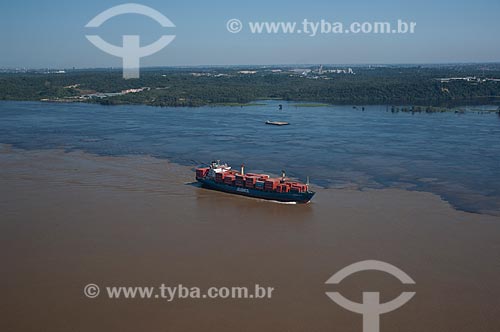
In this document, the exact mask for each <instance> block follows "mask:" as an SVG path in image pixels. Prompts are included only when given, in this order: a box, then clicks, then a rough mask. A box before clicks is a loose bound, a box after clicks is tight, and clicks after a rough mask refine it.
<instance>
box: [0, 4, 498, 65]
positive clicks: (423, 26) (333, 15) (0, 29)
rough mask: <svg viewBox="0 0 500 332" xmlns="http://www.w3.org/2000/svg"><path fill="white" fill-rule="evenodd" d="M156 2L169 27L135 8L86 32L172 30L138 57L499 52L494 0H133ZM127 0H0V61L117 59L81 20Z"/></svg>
mask: <svg viewBox="0 0 500 332" xmlns="http://www.w3.org/2000/svg"><path fill="white" fill-rule="evenodd" d="M134 2H135V3H139V4H143V5H147V6H150V7H152V8H155V9H156V10H158V11H160V12H161V13H163V14H164V15H165V16H167V17H168V18H169V19H170V20H171V21H172V22H173V23H174V24H175V25H176V27H175V28H168V29H165V28H161V27H160V26H159V25H158V24H157V23H156V22H154V21H152V20H151V19H149V18H147V17H145V16H141V15H122V16H119V17H115V18H113V19H111V20H109V21H108V22H106V23H105V24H104V25H103V26H101V27H100V28H98V29H95V30H94V31H95V32H97V34H99V35H100V36H101V37H102V38H103V39H105V40H106V41H108V42H110V43H113V44H116V45H120V43H121V38H122V37H121V36H122V35H124V34H138V35H140V36H141V41H142V44H149V43H151V42H153V41H155V40H156V39H158V38H159V37H160V36H161V35H162V34H165V32H166V33H167V34H175V35H176V39H175V40H174V41H173V42H172V43H171V44H170V45H169V46H167V47H166V48H165V49H163V50H162V51H160V52H158V53H156V54H154V55H152V56H150V57H147V58H143V59H142V60H141V63H142V66H183V65H238V64H259V65H260V64H304V63H311V64H312V63H323V64H377V63H450V62H498V61H500V37H499V36H500V34H499V33H498V32H499V31H500V20H499V19H498V13H500V1H498V0H476V1H467V2H463V1H462V2H458V1H451V0H444V1H436V0H435V1H427V0H421V1H405V0H403V1H401V0H400V1H396V0H382V1H374V0H371V1H368V0H362V1H357V0H350V1H332V0H330V1H323V0H321V1H315V0H308V1H300V2H291V1H282V0H280V1H271V0H267V1H262V0H255V1H236V0H234V1H191V0H185V1H179V0H177V1H169V0H141V1H134ZM123 3H127V1H96V0H88V1H75V2H71V1H59V0H54V1H33V0H17V1H12V2H10V1H9V2H7V1H3V2H1V4H0V67H3V68H6V67H7V68H14V67H28V68H45V67H51V68H71V67H76V68H91V67H120V66H121V59H120V58H117V57H113V56H111V55H108V54H106V53H104V52H102V51H100V50H99V49H97V48H96V47H94V46H93V45H92V44H91V43H90V42H88V41H87V39H86V38H85V34H89V33H91V32H94V31H91V29H89V28H85V25H86V24H87V23H88V21H90V19H92V18H93V17H94V16H96V15H97V14H99V13H100V12H102V11H103V10H105V9H108V8H110V7H112V6H115V5H118V4H123ZM231 18H238V19H240V20H241V21H242V22H243V23H244V24H247V22H249V21H297V22H300V21H302V20H303V19H304V18H307V19H308V20H310V21H316V20H317V21H319V20H321V19H325V20H328V21H340V22H344V23H346V24H348V23H351V22H353V21H359V22H363V21H389V22H391V23H392V22H395V21H396V20H397V19H403V20H406V21H414V22H416V23H417V27H416V32H415V33H414V34H406V35H375V34H369V35H352V34H350V35H332V34H324V35H318V36H316V37H308V36H306V35H283V34H279V35H255V34H251V33H250V32H249V31H247V29H244V30H243V31H242V32H241V33H238V34H231V33H229V32H228V31H227V30H226V22H227V20H228V19H231Z"/></svg>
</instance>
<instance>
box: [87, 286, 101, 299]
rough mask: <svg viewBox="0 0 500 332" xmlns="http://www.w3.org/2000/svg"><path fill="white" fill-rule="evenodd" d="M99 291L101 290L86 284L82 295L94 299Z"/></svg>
mask: <svg viewBox="0 0 500 332" xmlns="http://www.w3.org/2000/svg"><path fill="white" fill-rule="evenodd" d="M100 291H101V290H100V289H99V286H97V285H96V284H88V285H86V286H85V287H84V288H83V293H84V294H85V296H86V297H88V298H89V299H95V298H96V297H98V296H99V293H100Z"/></svg>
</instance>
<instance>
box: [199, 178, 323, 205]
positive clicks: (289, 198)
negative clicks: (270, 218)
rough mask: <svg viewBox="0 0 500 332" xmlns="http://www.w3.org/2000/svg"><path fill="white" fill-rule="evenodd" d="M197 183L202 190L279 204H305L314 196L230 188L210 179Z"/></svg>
mask: <svg viewBox="0 0 500 332" xmlns="http://www.w3.org/2000/svg"><path fill="white" fill-rule="evenodd" d="M197 181H198V182H200V183H201V185H202V186H203V187H204V188H208V189H212V190H217V191H222V192H226V193H230V194H236V195H242V196H248V197H254V198H261V199H267V200H273V201H279V202H296V203H307V202H309V201H310V200H311V198H312V197H313V196H314V192H311V191H308V192H302V193H299V192H288V193H279V192H275V191H264V190H258V189H252V188H244V187H237V186H231V185H227V184H224V183H219V182H215V181H214V180H211V179H200V178H198V179H197Z"/></svg>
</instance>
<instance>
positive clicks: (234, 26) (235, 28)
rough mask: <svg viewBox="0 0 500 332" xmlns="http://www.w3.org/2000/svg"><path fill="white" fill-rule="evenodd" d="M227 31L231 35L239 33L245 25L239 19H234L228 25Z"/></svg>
mask: <svg viewBox="0 0 500 332" xmlns="http://www.w3.org/2000/svg"><path fill="white" fill-rule="evenodd" d="M226 28H227V31H229V32H231V33H238V32H240V31H241V29H243V23H241V21H240V20H238V19H237V18H232V19H230V20H229V21H227V23H226Z"/></svg>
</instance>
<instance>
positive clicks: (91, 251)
mask: <svg viewBox="0 0 500 332" xmlns="http://www.w3.org/2000/svg"><path fill="white" fill-rule="evenodd" d="M0 166H1V168H0V211H1V212H0V219H1V222H0V243H1V247H0V249H1V251H0V252H1V257H2V261H3V262H4V267H3V269H2V273H1V275H0V282H1V285H2V301H1V307H0V311H1V313H2V319H1V320H0V330H1V331H93V332H95V331H106V332H109V331H346V332H350V331H353V332H355V331H356V332H357V331H362V317H361V315H360V314H356V313H353V312H350V311H347V310H345V309H343V308H341V307H340V306H338V305H337V304H335V303H334V302H332V301H331V300H330V299H329V298H328V297H327V296H326V295H325V292H327V291H339V292H340V293H342V295H344V296H345V297H348V298H350V299H351V300H353V301H357V302H361V300H362V292H363V291H378V292H380V293H381V299H382V301H383V302H386V301H389V300H391V299H393V298H395V297H396V296H398V295H399V294H400V293H401V292H403V291H414V292H416V295H415V297H414V298H413V299H412V300H410V301H409V302H408V303H407V304H405V305H404V306H402V307H401V308H399V309H397V310H395V311H393V312H391V313H387V314H384V315H382V316H381V323H380V331H450V332H451V331H453V332H457V331H488V332H490V331H499V330H500V285H499V280H500V218H499V217H494V216H487V215H481V214H471V213H466V212H461V211H457V210H454V209H453V208H452V207H451V206H450V205H449V204H448V203H446V202H444V201H443V200H441V199H440V198H439V197H438V196H435V195H433V194H430V193H424V192H414V191H405V190H399V189H384V190H367V191H359V190H348V189H339V190H336V189H316V190H317V194H316V196H315V198H314V199H313V201H312V202H311V203H310V204H307V205H285V204H278V203H273V202H266V201H261V200H255V199H249V198H244V197H238V196H232V195H228V194H224V193H218V192H214V191H209V190H205V189H202V188H199V187H197V186H194V185H192V184H191V182H192V181H193V176H194V174H193V172H192V170H191V169H190V168H188V167H184V166H179V165H176V164H171V163H168V162H166V161H165V160H160V159H154V158H150V157H137V156H134V157H98V156H94V155H90V154H86V153H83V152H71V153H65V152H63V151H59V150H31V151H26V150H17V149H13V148H11V147H9V146H5V145H4V146H2V147H1V149H0ZM367 259H375V260H381V261H384V262H388V263H390V264H393V265H395V266H397V267H399V268H400V269H402V270H403V271H405V272H406V273H407V274H408V275H409V276H411V277H412V278H413V279H414V280H415V282H416V284H415V285H402V284H401V283H400V282H399V281H398V280H397V279H396V278H394V277H391V276H390V275H387V274H384V273H382V272H376V271H367V272H358V273H356V274H354V275H352V276H350V277H348V278H347V279H345V280H344V281H343V282H342V283H340V284H339V285H326V284H325V281H326V280H327V279H328V278H329V277H330V276H331V275H332V274H334V273H335V272H337V271H339V270H340V269H342V268H343V267H345V266H347V265H349V264H352V263H355V262H358V261H362V260H367ZM89 283H95V284H97V285H99V286H100V287H101V294H100V295H99V296H98V297H96V298H93V299H91V298H87V297H86V296H85V295H84V287H85V285H87V284H89ZM162 283H164V284H166V285H168V286H175V285H178V284H182V285H185V286H188V287H192V286H195V287H200V288H208V287H210V286H217V287H223V286H226V287H231V286H248V287H253V285H254V284H259V285H262V286H266V287H267V286H270V287H274V288H275V290H274V292H273V294H272V298H267V299H203V298H201V299H192V298H189V299H174V300H173V301H170V302H169V301H166V300H165V299H161V298H159V299H158V298H156V299H140V298H136V299H123V298H122V299H110V298H108V297H107V296H106V295H105V291H104V288H105V287H107V286H155V287H156V286H159V285H160V284H162Z"/></svg>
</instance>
